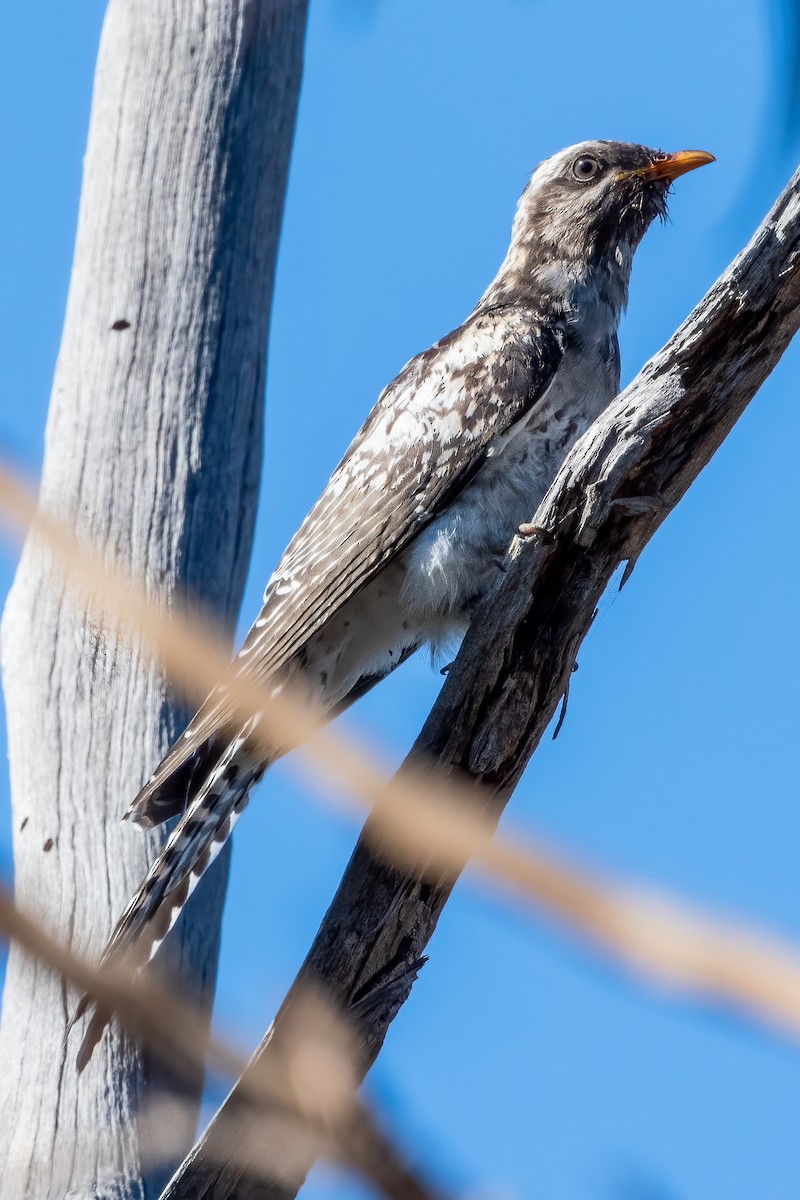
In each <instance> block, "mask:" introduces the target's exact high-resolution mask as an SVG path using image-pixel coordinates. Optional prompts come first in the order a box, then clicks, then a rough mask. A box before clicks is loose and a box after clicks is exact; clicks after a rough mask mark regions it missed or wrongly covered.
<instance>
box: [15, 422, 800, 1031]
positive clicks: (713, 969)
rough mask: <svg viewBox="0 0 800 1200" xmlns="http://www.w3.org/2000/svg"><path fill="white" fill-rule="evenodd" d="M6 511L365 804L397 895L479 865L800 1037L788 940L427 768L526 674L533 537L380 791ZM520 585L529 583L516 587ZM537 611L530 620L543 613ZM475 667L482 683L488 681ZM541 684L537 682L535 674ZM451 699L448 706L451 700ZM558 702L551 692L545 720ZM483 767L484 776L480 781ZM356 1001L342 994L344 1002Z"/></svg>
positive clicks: (191, 671) (316, 728) (799, 990)
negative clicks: (592, 853)
mask: <svg viewBox="0 0 800 1200" xmlns="http://www.w3.org/2000/svg"><path fill="white" fill-rule="evenodd" d="M617 404H619V401H618V402H617ZM587 436H588V435H587ZM546 503H547V501H545V504H546ZM543 507H544V506H543ZM0 513H3V514H5V515H6V517H11V518H12V519H13V520H14V521H15V523H16V524H17V525H20V526H23V525H24V526H28V527H29V528H30V529H31V530H32V531H33V532H35V533H36V534H37V535H38V536H39V537H40V538H42V539H43V540H44V541H45V542H46V544H47V546H48V548H49V550H50V552H51V554H52V555H53V556H54V557H55V560H56V561H57V562H58V563H59V564H60V566H61V568H62V569H63V571H64V572H65V575H66V580H67V583H68V585H69V586H70V587H71V588H72V589H73V590H76V591H77V594H78V597H79V598H80V600H81V603H85V604H87V605H88V607H89V610H90V611H92V612H93V613H94V614H96V615H97V617H99V619H101V620H102V621H103V623H104V625H105V628H106V632H107V633H110V632H111V630H112V629H113V630H115V631H116V634H117V636H123V634H124V636H126V637H131V636H133V637H135V638H136V639H138V640H139V641H141V643H142V644H143V646H144V647H145V648H146V649H148V650H149V651H150V652H152V653H153V654H154V655H156V656H157V658H158V659H159V660H160V662H161V663H162V664H163V665H164V666H165V668H166V669H167V670H168V672H169V673H170V674H171V675H172V676H173V677H174V678H176V679H178V680H179V681H180V683H181V684H182V685H183V687H184V688H185V689H186V690H187V692H188V694H189V695H190V696H192V697H193V698H194V699H196V700H199V699H202V698H203V697H204V696H205V694H206V693H207V692H208V691H209V690H210V689H211V687H212V686H213V685H214V684H215V683H216V682H217V681H218V680H219V679H220V678H222V677H227V679H228V686H229V688H230V691H231V694H232V695H233V696H235V698H236V700H237V702H238V705H239V710H240V715H241V716H242V717H245V716H247V715H249V714H250V713H252V712H254V711H260V712H262V713H264V714H265V717H266V720H264V721H262V723H261V725H260V726H259V727H258V730H257V732H256V735H255V736H256V737H260V738H263V739H264V744H265V746H270V745H272V744H273V739H276V740H280V739H284V740H297V739H298V738H299V737H302V738H304V739H307V740H306V741H305V742H304V744H303V745H302V746H301V747H300V749H299V751H298V752H297V761H298V762H300V763H302V764H304V765H305V766H306V768H310V769H311V770H312V772H313V775H314V777H315V780H316V782H317V784H318V787H320V792H321V795H322V796H323V797H326V796H327V795H328V793H329V790H330V787H331V785H332V784H333V785H335V786H336V788H337V790H338V791H339V793H340V794H342V795H345V794H347V795H349V796H352V797H353V798H355V799H356V800H357V801H358V802H359V803H360V805H361V806H362V807H363V808H370V807H372V812H371V815H370V817H369V820H368V822H367V824H366V826H365V828H364V835H363V836H364V838H365V839H366V841H367V842H368V843H369V844H370V845H371V846H372V847H373V848H374V849H375V850H376V851H377V852H378V855H379V857H378V859H377V860H376V862H377V863H378V865H379V869H380V870H382V869H383V866H381V864H385V863H390V864H392V868H389V869H393V870H396V871H397V872H398V878H399V879H400V880H401V881H402V883H401V885H400V886H401V890H402V891H403V893H404V895H403V899H408V893H409V890H410V891H411V892H415V893H416V894H420V895H421V894H424V895H426V896H428V897H432V896H433V895H434V894H437V889H438V890H441V887H442V885H443V884H444V883H445V882H446V884H447V886H448V887H449V886H450V885H452V883H453V882H454V881H455V879H456V878H457V877H458V875H459V873H460V871H461V870H462V869H463V866H464V864H465V863H466V862H467V861H468V860H470V859H472V861H473V862H474V864H475V866H476V868H477V869H478V871H479V872H481V873H482V874H483V875H484V876H485V877H486V878H487V879H489V880H491V881H492V883H493V884H495V885H499V886H501V887H503V888H504V889H506V890H511V891H512V892H515V893H517V894H520V895H523V896H525V897H527V898H528V899H530V900H533V901H534V902H535V903H536V904H537V905H539V906H540V907H541V908H542V909H543V910H544V911H546V912H548V913H550V914H551V916H553V917H555V918H556V919H557V920H559V921H561V922H563V923H565V924H566V925H567V926H568V927H569V928H571V929H573V930H575V931H578V932H579V933H580V934H581V936H583V937H584V938H586V939H587V940H588V941H591V942H594V943H595V944H596V945H597V946H598V947H599V948H600V949H602V950H603V951H604V952H606V953H609V954H610V955H611V956H612V957H614V958H615V959H617V960H618V961H621V962H623V963H626V964H627V965H628V966H629V967H630V968H632V969H633V970H634V971H635V972H637V973H638V974H645V975H650V976H652V977H653V978H655V979H657V980H660V981H662V982H665V983H668V984H670V985H672V986H675V987H685V988H690V989H696V990H700V991H703V992H704V993H710V994H712V995H717V997H718V998H719V999H721V1000H723V1001H725V1002H727V1003H732V1004H735V1005H736V1006H737V1007H740V1008H742V1009H744V1010H750V1011H751V1013H752V1014H757V1015H759V1016H760V1018H761V1019H766V1020H767V1021H769V1022H771V1023H776V1024H779V1025H783V1026H784V1027H786V1028H787V1029H789V1030H791V1031H792V1032H794V1033H796V1034H800V955H798V953H797V952H796V951H795V950H794V949H793V948H792V947H791V946H790V945H789V944H784V943H781V942H780V941H779V940H777V939H773V938H771V937H769V936H768V935H766V934H760V933H752V934H751V933H748V932H747V931H745V930H743V929H741V928H739V927H737V926H734V925H729V924H726V923H724V922H721V921H720V922H715V921H714V920H710V919H709V918H707V917H705V916H703V915H702V914H701V913H699V912H692V911H691V910H689V909H688V908H685V907H683V906H679V905H677V904H676V903H674V902H673V901H670V900H669V899H668V898H666V897H663V896H660V895H658V894H657V893H656V892H651V891H649V890H646V889H644V888H632V887H625V886H620V885H618V884H615V883H612V882H610V881H607V880H602V879H600V878H598V877H593V876H592V875H591V874H590V873H589V872H587V871H586V870H583V869H578V868H576V867H574V866H569V865H568V864H567V863H566V862H564V861H563V860H559V859H558V858H556V857H555V856H553V855H551V854H547V853H545V852H544V851H543V849H542V848H541V847H539V846H537V845H535V844H534V843H532V842H531V841H530V839H527V838H525V837H524V836H522V835H521V834H519V833H511V834H509V835H506V836H502V835H495V834H494V829H495V824H496V820H497V816H498V815H499V809H498V800H497V797H496V796H495V795H494V794H493V792H492V786H494V787H495V791H497V785H496V784H495V785H492V786H489V787H487V786H483V787H480V786H476V785H475V783H474V782H473V781H471V780H470V778H469V775H468V774H467V773H466V772H467V771H471V772H472V773H473V774H474V775H477V774H478V772H477V771H475V769H474V768H473V767H472V766H471V765H470V763H469V762H467V761H463V762H460V763H458V764H456V763H455V759H454V758H453V761H452V762H451V764H450V765H451V766H452V765H457V766H458V767H459V768H460V769H459V772H458V773H456V774H453V775H449V776H448V775H447V774H446V773H443V772H442V771H441V770H439V771H437V772H434V771H432V770H431V769H429V768H428V767H426V766H425V764H426V762H430V763H432V762H433V759H432V754H433V752H434V751H435V752H436V753H437V754H438V756H439V758H440V760H442V757H443V751H441V750H437V749H436V746H435V739H436V737H439V738H442V737H443V736H445V734H447V735H448V736H449V737H450V738H459V739H460V741H461V742H463V743H464V745H465V746H468V747H469V749H470V752H471V753H472V752H474V750H475V749H476V747H477V744H478V742H477V737H478V733H477V732H476V727H475V725H474V723H473V721H474V712H475V710H476V709H477V710H480V711H485V710H484V708H483V704H482V699H485V698H486V697H485V696H483V693H482V691H481V688H483V689H484V690H485V688H486V686H487V683H488V684H489V685H490V686H491V687H492V688H493V689H494V690H495V691H496V690H497V689H498V688H500V689H501V690H503V688H504V686H505V685H504V683H503V681H504V680H505V681H506V682H508V681H510V680H514V679H516V678H517V675H519V673H520V672H522V676H523V677H524V678H527V676H526V670H527V669H528V668H526V667H525V665H524V657H523V655H522V653H521V652H520V653H516V654H515V658H514V659H513V660H510V661H515V662H516V664H517V665H516V667H512V666H508V667H506V668H505V669H504V671H502V672H501V673H500V674H497V673H496V668H497V664H498V663H500V662H502V660H503V655H504V651H503V645H502V642H503V639H504V638H508V637H509V636H511V634H512V633H513V630H512V629H511V627H510V626H509V627H507V626H506V620H507V613H506V610H505V608H503V607H502V604H501V606H500V607H498V602H499V601H502V597H505V599H506V602H508V601H511V602H512V603H513V604H514V605H515V606H517V607H518V606H519V604H520V602H523V603H525V604H526V605H530V604H532V603H533V599H532V594H531V591H530V578H531V577H530V575H528V569H529V568H528V567H526V566H525V565H524V560H525V558H526V556H530V553H531V552H532V550H533V549H534V546H535V542H534V541H527V542H525V543H523V544H521V545H520V546H519V547H518V548H517V549H518V553H517V557H516V558H515V560H514V562H513V565H512V568H511V573H512V575H513V579H515V580H516V582H512V583H511V585H510V586H509V584H508V583H507V582H506V583H504V584H503V586H502V589H501V593H502V594H501V596H498V597H494V598H493V601H492V605H491V607H492V609H493V610H495V611H496V613H497V614H499V616H496V618H495V630H494V633H495V634H496V636H497V638H498V642H497V647H496V649H495V650H492V652H491V653H489V652H488V648H487V647H484V643H483V637H480V638H479V639H475V638H470V639H469V640H468V642H467V643H466V644H465V654H466V656H467V661H468V662H469V663H470V664H471V669H472V672H473V675H472V676H470V677H469V680H470V682H469V687H470V689H471V691H470V693H469V695H470V696H471V701H470V705H471V707H470V706H467V705H466V703H464V707H463V708H462V702H464V700H465V697H464V693H463V692H462V690H461V689H462V688H463V686H464V685H463V683H462V684H461V685H459V684H458V677H459V674H460V673H461V672H462V670H463V656H459V660H458V663H457V665H456V667H454V668H453V670H452V671H451V673H450V675H451V676H452V680H455V681H456V683H455V687H454V685H453V682H452V680H451V679H450V678H448V683H447V684H446V685H445V687H444V689H443V691H442V695H441V697H440V700H439V702H438V703H437V705H436V707H435V708H434V710H433V713H432V714H431V717H430V718H429V720H428V722H427V723H426V726H425V729H424V730H423V733H422V735H421V737H420V739H419V740H418V743H417V747H416V748H415V753H413V754H412V755H411V756H410V757H409V760H408V761H407V763H406V764H405V766H404V768H403V769H402V770H401V771H400V772H399V773H398V775H397V776H396V777H395V778H394V779H393V780H391V781H389V782H387V781H386V775H385V772H384V770H383V769H382V766H381V764H380V763H378V762H376V761H375V760H374V759H373V758H372V757H370V756H369V755H368V754H367V752H366V751H364V750H363V749H360V748H358V747H356V746H355V745H353V744H351V743H349V742H348V741H347V740H345V738H344V737H343V736H342V735H341V734H334V733H332V732H330V731H324V730H321V729H320V719H319V717H318V716H316V715H315V714H314V713H313V711H311V710H310V709H309V707H308V705H307V704H306V703H304V702H302V701H300V700H299V699H297V698H295V697H293V696H292V694H291V691H290V689H289V688H288V687H284V689H283V690H282V692H281V693H280V694H279V695H278V696H273V695H272V689H270V688H265V687H263V686H262V685H261V684H260V683H259V682H258V681H257V680H254V679H252V678H248V677H247V676H245V675H241V674H234V673H233V672H232V671H231V664H230V658H229V655H228V652H227V649H226V646H225V643H224V641H223V639H222V636H221V635H217V634H216V633H215V631H214V628H213V626H211V625H207V624H205V623H203V622H202V621H200V620H199V619H198V618H196V617H192V616H189V615H188V614H186V613H183V614H181V613H179V612H177V611H174V610H173V611H172V612H167V611H166V610H165V609H162V608H159V606H158V605H156V604H155V603H154V602H153V601H152V600H150V599H149V598H148V597H147V595H146V594H145V592H144V590H143V589H142V588H141V587H139V586H138V585H137V584H136V583H135V581H134V580H132V579H131V578H130V577H129V576H128V575H127V574H126V573H124V572H122V571H120V570H119V569H118V568H116V567H112V566H111V565H109V564H108V563H107V562H106V561H105V560H104V559H103V558H102V557H101V556H100V555H99V554H98V553H97V552H96V551H94V550H92V549H91V548H90V547H89V546H87V545H86V544H85V543H81V542H80V541H79V540H78V539H77V538H76V537H75V535H74V533H72V531H71V530H69V529H68V528H66V527H65V526H64V525H62V524H61V523H60V522H58V521H55V520H54V519H53V518H51V517H50V516H49V515H48V514H46V513H43V512H41V511H40V510H39V509H38V508H37V506H36V500H35V498H34V497H33V495H32V494H31V493H30V492H28V491H27V489H25V488H24V486H23V485H21V484H20V483H19V481H18V480H17V479H15V477H14V476H13V475H12V474H11V473H10V472H8V471H7V470H3V469H1V468H0ZM565 545H566V543H565ZM526 575H527V577H528V584H527V588H526V586H524V585H523V584H522V582H521V580H522V577H524V576H526ZM545 611H546V610H544V609H543V610H542V611H541V612H540V613H539V617H540V618H541V617H542V616H544V613H545ZM486 616H487V620H486V622H484V621H481V622H480V628H481V629H482V630H486V629H487V624H488V620H489V618H488V614H487V615H486ZM587 628H588V626H587ZM532 648H533V647H529V648H528V651H526V653H530V652H531V650H532ZM471 650H472V652H471V653H470V651H471ZM485 669H487V670H488V671H489V673H490V675H489V676H484V670H485ZM476 672H477V675H476ZM545 678H546V674H544V672H543V674H542V676H541V680H542V681H543V680H544V679H545ZM481 680H482V681H483V682H482V683H481ZM541 696H542V689H541V687H540V688H539V689H538V690H533V691H532V690H531V689H530V687H528V688H527V692H526V697H527V699H526V702H527V705H528V710H526V709H525V708H524V707H523V705H522V698H521V695H517V693H516V691H514V692H513V693H512V695H511V700H510V702H511V703H512V704H514V705H516V706H517V707H516V709H515V712H516V720H517V722H518V730H519V732H520V733H521V732H523V731H524V730H526V729H527V728H528V727H527V724H526V723H525V722H526V721H527V720H528V719H531V718H532V716H533V715H534V713H535V715H536V717H537V719H538V728H539V736H541V732H542V731H543V729H544V727H545V726H546V724H547V723H548V721H549V716H548V715H547V712H542V711H540V710H538V709H535V710H534V713H531V712H530V706H531V704H532V703H533V704H535V702H536V701H537V698H538V699H539V700H541ZM449 697H454V699H453V700H452V701H450V702H448V698H449ZM558 699H559V695H558V693H557V689H556V691H555V693H554V697H553V698H552V703H551V705H550V710H549V711H550V715H552V712H553V711H554V709H555V706H556V704H557V702H558ZM457 712H459V713H460V715H459V718H458V720H456V719H455V714H456V713H457ZM442 713H443V714H444V716H442V715H440V714H442ZM501 715H502V716H503V723H502V726H501V728H502V729H504V730H506V731H508V729H509V728H510V727H509V724H508V715H507V714H501V713H499V712H497V711H496V710H492V711H491V715H490V716H489V717H488V718H486V717H485V716H484V717H483V722H484V723H483V724H482V725H481V726H480V737H481V738H485V737H486V736H488V735H489V734H493V736H496V730H495V729H494V725H495V721H496V719H497V718H498V717H499V716H501ZM487 722H488V723H487ZM493 730H494V733H493ZM506 736H507V732H506ZM426 739H427V740H428V743H429V744H428V746H427V747H426V746H425V741H426ZM473 742H474V743H475V744H474V745H473ZM530 752H532V747H531V748H530V751H529V753H530ZM513 762H514V769H513V777H512V778H510V779H509V781H508V782H507V783H506V785H505V787H504V789H503V791H502V793H501V794H502V795H503V796H505V797H506V798H507V796H508V795H510V786H513V784H514V783H516V780H517V778H518V777H519V775H520V774H521V772H522V769H523V766H524V763H523V762H522V761H521V759H520V758H519V757H517V758H515V759H514V760H513ZM493 773H494V771H483V772H482V777H483V781H484V784H486V783H487V781H489V780H490V779H491V775H492V774H493ZM493 835H494V836H493ZM356 853H358V852H356ZM370 858H371V854H370ZM418 965H419V956H417V957H416V958H413V959H411V960H409V962H408V964H407V966H406V971H405V974H404V975H403V973H402V972H401V978H400V979H399V981H398V980H395V984H397V983H398V982H399V985H400V986H401V988H402V987H403V986H405V984H406V983H407V984H408V986H410V981H411V977H412V976H413V975H414V974H415V971H416V968H417V967H418ZM386 967H388V968H390V969H391V971H394V970H396V967H397V964H396V963H391V964H385V965H384V970H385V968H386ZM393 986H394V985H392V984H390V982H389V981H388V979H386V978H384V975H383V972H382V974H381V981H380V984H379V990H384V989H386V988H388V991H389V992H391V991H392V987H393ZM89 990H91V989H89ZM374 999H375V998H374V997H373V1000H372V1001H370V1002H371V1003H372V1002H374ZM351 1004H352V997H349V998H348V1005H351ZM365 1004H366V996H365V995H361V996H359V997H358V998H357V1007H360V1008H362V1009H363V1008H364V1006H365ZM111 1007H114V1006H113V1005H112V1006H111Z"/></svg>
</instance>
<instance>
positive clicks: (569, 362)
mask: <svg viewBox="0 0 800 1200" xmlns="http://www.w3.org/2000/svg"><path fill="white" fill-rule="evenodd" d="M608 361H609V355H608V353H607V347H605V348H604V347H603V346H595V347H594V348H592V349H589V350H587V349H583V348H576V349H573V350H571V351H568V352H567V354H566V355H565V358H564V361H563V362H562V365H561V367H560V368H559V370H558V371H557V373H556V375H555V378H554V379H553V382H552V384H551V385H550V387H549V388H548V390H547V392H546V393H545V394H544V396H543V397H542V398H541V400H540V401H539V402H538V403H537V404H536V405H535V406H534V408H533V409H532V410H531V411H530V412H529V413H528V414H526V416H525V417H524V418H522V419H521V420H520V421H518V422H517V423H516V424H515V425H514V426H512V427H511V428H510V429H509V430H507V431H506V432H505V433H503V434H502V435H500V436H498V437H497V438H496V439H495V440H494V441H493V442H491V443H490V444H489V446H488V448H487V454H486V459H485V461H484V463H483V465H482V466H481V468H480V470H479V471H478V472H477V473H476V474H475V476H474V477H473V478H472V480H471V481H470V483H469V484H468V485H467V486H466V487H465V488H464V489H463V491H462V492H461V493H460V494H459V495H458V496H457V497H456V498H455V499H454V500H453V501H452V503H451V504H450V505H449V506H448V507H447V508H446V509H445V510H444V511H443V512H442V513H440V514H439V515H438V516H437V517H436V518H435V519H434V520H433V521H432V522H431V523H430V525H428V526H427V527H426V528H425V529H424V530H423V531H422V532H421V533H420V534H419V536H418V537H417V538H415V539H414V541H413V542H412V543H411V545H410V547H409V548H408V550H407V551H406V552H405V556H404V557H405V570H406V574H405V582H404V585H403V592H402V599H403V604H404V606H405V607H406V609H407V610H408V611H409V612H410V613H411V614H413V616H414V617H415V618H418V619H421V620H423V621H424V620H425V619H428V618H431V619H435V620H436V621H437V623H440V621H441V618H442V617H445V616H449V617H450V618H451V620H452V622H453V633H458V632H459V630H460V631H461V632H463V629H464V626H465V622H466V620H468V617H469V613H470V611H471V610H472V609H473V608H474V606H475V603H476V602H477V601H478V600H479V599H480V598H481V596H482V595H483V594H484V592H485V591H486V590H487V588H488V587H489V586H491V584H492V583H493V582H494V581H495V580H496V578H497V574H498V570H499V569H500V566H501V563H502V559H503V557H504V555H505V553H506V551H507V549H508V546H509V544H510V542H511V540H512V538H513V537H514V535H515V534H516V532H517V530H518V528H519V526H520V525H521V524H522V523H523V522H525V521H530V520H531V518H532V517H533V515H534V513H535V512H536V509H537V508H538V506H539V504H540V503H541V501H542V499H543V497H544V495H545V492H546V491H547V489H548V487H549V486H550V484H551V483H552V481H553V478H554V476H555V474H556V471H557V470H558V467H559V466H560V465H561V463H562V462H563V459H564V457H565V455H566V453H567V452H568V450H569V449H570V447H571V446H572V445H573V444H574V442H575V441H576V440H577V438H579V437H580V435H581V434H582V433H583V432H584V431H585V430H586V429H587V428H588V426H589V425H590V424H591V422H592V421H593V420H594V419H595V417H597V416H598V415H599V413H600V412H601V411H602V409H603V408H605V406H606V405H607V404H608V403H609V401H610V400H611V399H612V398H613V396H614V394H615V392H616V379H615V373H616V372H615V369H613V368H612V369H609V366H608Z"/></svg>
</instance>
